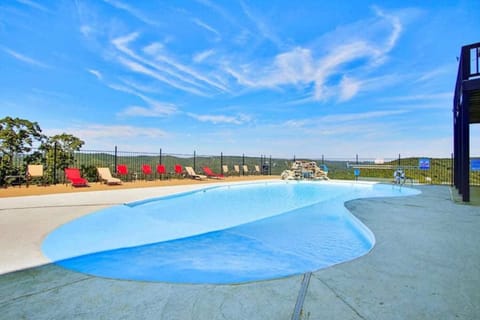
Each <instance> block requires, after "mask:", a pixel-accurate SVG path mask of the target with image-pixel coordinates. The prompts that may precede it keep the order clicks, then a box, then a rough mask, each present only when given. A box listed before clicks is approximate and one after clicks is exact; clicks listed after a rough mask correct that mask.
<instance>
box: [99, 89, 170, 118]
mask: <svg viewBox="0 0 480 320" xmlns="http://www.w3.org/2000/svg"><path fill="white" fill-rule="evenodd" d="M107 85H108V86H109V87H110V88H112V89H114V90H117V91H122V92H125V93H129V94H132V95H134V96H137V97H138V98H140V99H141V100H143V102H145V103H146V104H147V105H148V108H147V107H141V106H130V107H128V108H126V109H125V110H123V111H121V112H119V113H117V115H118V116H137V117H165V116H168V115H172V114H174V113H176V112H177V111H178V108H177V106H176V105H174V104H173V103H168V102H160V101H157V100H155V99H153V98H150V97H148V96H147V95H145V94H143V93H140V92H138V91H136V90H135V89H132V88H129V87H126V86H122V85H117V84H107Z"/></svg>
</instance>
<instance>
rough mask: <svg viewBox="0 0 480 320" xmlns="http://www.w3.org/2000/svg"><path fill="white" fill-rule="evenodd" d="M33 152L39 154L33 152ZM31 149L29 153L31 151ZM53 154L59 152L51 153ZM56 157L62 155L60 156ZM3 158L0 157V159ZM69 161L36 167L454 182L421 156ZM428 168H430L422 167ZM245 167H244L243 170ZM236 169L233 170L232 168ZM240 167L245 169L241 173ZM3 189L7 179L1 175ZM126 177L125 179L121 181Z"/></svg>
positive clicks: (162, 156) (448, 170)
mask: <svg viewBox="0 0 480 320" xmlns="http://www.w3.org/2000/svg"><path fill="white" fill-rule="evenodd" d="M34 151H37V152H38V150H34ZM34 151H32V152H34ZM54 154H57V153H54ZM59 154H60V153H59ZM0 156H1V155H0ZM30 159H31V158H29V157H28V155H27V154H18V155H16V156H15V157H14V161H13V166H14V168H13V171H11V172H15V174H16V175H18V176H22V175H25V172H26V168H27V165H28V164H33V163H27V161H29V160H30ZM68 159H69V160H68V161H69V163H65V161H60V160H58V159H55V158H53V159H52V158H51V157H50V158H48V159H47V157H46V156H44V157H42V158H41V160H37V161H36V163H35V164H43V165H44V172H45V173H44V174H45V177H46V179H47V181H48V182H49V183H52V184H55V183H63V182H64V181H65V179H64V173H63V172H64V169H65V168H66V167H76V168H79V169H80V170H81V172H82V175H83V177H85V178H86V179H87V180H88V181H91V182H94V181H98V177H97V169H96V168H97V167H108V168H110V171H111V172H112V174H115V173H117V166H118V165H120V164H123V165H125V166H126V167H127V168H128V170H129V177H130V179H145V178H147V177H146V176H145V175H144V174H143V172H142V166H143V165H149V166H150V167H151V168H152V170H153V174H152V175H151V176H149V177H148V178H149V179H158V178H160V175H159V174H157V173H156V167H157V165H158V164H163V165H164V166H165V167H166V169H167V172H169V173H172V172H173V171H174V167H175V165H176V164H179V165H181V166H182V167H185V166H191V167H192V168H194V170H195V171H196V172H197V173H203V169H202V168H203V167H205V166H207V167H210V168H211V169H212V170H213V171H214V172H216V173H225V172H224V171H223V168H224V166H226V167H227V168H228V173H227V175H250V174H262V175H278V176H279V175H280V174H281V173H282V172H283V170H285V169H289V168H290V167H291V165H292V162H293V161H296V160H308V161H316V162H317V163H318V164H319V165H320V164H322V165H326V167H327V168H328V176H329V177H330V178H331V179H348V180H355V179H358V180H378V181H393V176H394V172H395V170H397V169H399V168H400V169H402V170H403V171H404V172H405V175H406V178H407V181H410V182H413V183H428V184H446V185H451V184H452V181H453V177H452V176H453V160H452V158H422V157H409V158H402V157H400V155H399V156H398V158H390V159H383V160H378V159H371V158H360V157H359V156H358V155H355V156H353V157H350V158H347V157H344V158H327V157H324V156H323V155H322V156H321V157H319V158H313V159H312V158H298V157H296V156H293V157H292V158H279V157H271V156H266V155H258V156H251V155H245V154H242V155H224V154H223V153H220V154H218V155H202V154H197V152H195V151H193V152H192V153H191V154H175V153H165V152H163V151H162V149H159V151H158V152H151V153H149V152H131V151H120V150H118V149H117V147H114V148H113V149H112V150H103V151H101V150H81V151H77V152H74V153H73V154H72V155H71V157H69V158H68ZM479 161H480V158H479V157H476V158H472V163H478V162H479ZM426 164H428V165H426ZM244 166H246V167H244ZM235 167H237V168H238V169H239V171H238V172H236V171H235V170H234V169H235ZM244 168H245V169H246V170H244ZM255 169H259V172H258V171H256V170H255ZM472 169H473V170H471V171H470V184H471V185H477V186H478V185H480V171H479V170H477V169H478V168H476V167H474V168H472ZM0 178H1V180H0V181H2V184H3V185H5V183H6V182H5V177H0ZM122 178H125V177H122Z"/></svg>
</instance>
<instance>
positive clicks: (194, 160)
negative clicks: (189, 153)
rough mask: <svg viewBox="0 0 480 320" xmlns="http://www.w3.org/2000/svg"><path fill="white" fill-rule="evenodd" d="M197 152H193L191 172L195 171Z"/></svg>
mask: <svg viewBox="0 0 480 320" xmlns="http://www.w3.org/2000/svg"><path fill="white" fill-rule="evenodd" d="M196 158H197V151H195V150H193V171H197V159H196Z"/></svg>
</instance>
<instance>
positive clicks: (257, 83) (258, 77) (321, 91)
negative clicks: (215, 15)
mask: <svg viewBox="0 0 480 320" xmlns="http://www.w3.org/2000/svg"><path fill="white" fill-rule="evenodd" d="M374 11H375V14H376V17H377V20H378V21H377V22H378V23H377V25H376V26H375V28H377V29H378V30H381V31H385V30H388V31H389V32H388V33H387V34H386V35H384V37H383V38H378V36H377V37H373V36H370V35H369V36H366V37H365V38H364V39H362V38H361V36H359V37H357V38H354V39H353V38H352V39H349V38H345V39H344V41H340V40H339V39H337V38H335V42H334V43H333V45H331V46H330V50H329V51H328V52H327V53H325V54H324V55H323V56H318V57H317V56H316V52H315V51H314V49H313V47H312V48H306V47H303V46H297V47H295V48H293V49H290V50H288V51H285V52H282V53H279V54H277V55H276V56H274V57H273V60H271V63H268V62H266V61H258V62H255V63H237V64H236V65H234V64H232V63H227V64H225V67H224V71H225V72H227V73H228V74H230V75H231V76H232V77H234V78H235V79H236V80H237V82H238V83H239V84H241V85H243V86H247V87H251V88H262V87H263V88H264V87H270V88H274V87H280V86H285V85H298V84H300V85H307V84H313V92H312V98H313V99H314V100H320V101H322V100H326V99H329V98H331V97H332V96H338V100H339V101H346V100H349V99H351V98H353V97H354V96H355V95H356V94H357V93H358V92H359V91H361V90H362V85H364V84H369V83H370V81H369V79H364V77H365V74H367V72H366V71H368V70H369V69H371V68H374V67H377V66H378V65H380V64H382V63H384V62H385V61H386V55H387V54H388V52H389V51H391V50H392V49H393V47H394V46H395V45H396V43H397V41H398V38H399V35H400V33H401V31H402V25H401V21H400V19H399V18H398V17H396V16H393V15H389V14H386V13H384V12H383V11H381V10H380V9H378V8H375V9H374ZM367 26H368V25H367V24H366V23H364V27H367ZM388 28H389V29H388ZM379 33H380V32H379ZM383 33H385V32H383ZM356 34H358V32H357V33H356ZM351 63H357V64H359V66H358V67H357V68H356V69H358V70H361V71H362V72H359V76H357V77H355V71H356V70H355V69H353V70H349V72H351V73H353V75H349V76H348V77H345V75H344V72H345V70H344V68H346V66H348V65H349V64H351ZM265 65H266V66H265ZM342 75H343V76H342ZM338 76H341V77H340V79H343V80H342V81H341V82H339V83H335V81H337V80H334V79H336V78H338ZM362 78H363V79H362ZM354 79H355V80H354ZM367 88H368V87H367ZM369 88H373V86H371V85H370V86H369Z"/></svg>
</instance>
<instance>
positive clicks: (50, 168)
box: [40, 133, 85, 183]
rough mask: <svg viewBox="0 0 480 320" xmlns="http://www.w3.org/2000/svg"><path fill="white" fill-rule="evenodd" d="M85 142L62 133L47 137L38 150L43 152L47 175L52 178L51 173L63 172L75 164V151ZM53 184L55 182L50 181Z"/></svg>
mask: <svg viewBox="0 0 480 320" xmlns="http://www.w3.org/2000/svg"><path fill="white" fill-rule="evenodd" d="M84 144H85V142H84V141H83V140H81V139H79V138H77V137H75V136H74V135H71V134H67V133H62V134H57V135H54V136H52V137H49V138H48V139H47V140H46V141H45V142H44V143H43V144H42V145H41V146H40V149H41V150H43V151H44V152H45V157H46V165H47V169H46V171H47V175H48V176H49V177H52V176H53V172H56V170H59V171H61V172H63V170H64V169H65V168H68V167H69V166H73V165H74V164H75V151H79V150H80V148H81V147H82V146H83V145H84ZM52 182H53V183H55V182H56V181H52Z"/></svg>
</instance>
